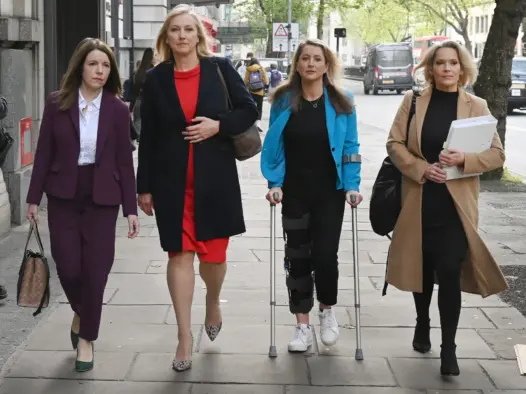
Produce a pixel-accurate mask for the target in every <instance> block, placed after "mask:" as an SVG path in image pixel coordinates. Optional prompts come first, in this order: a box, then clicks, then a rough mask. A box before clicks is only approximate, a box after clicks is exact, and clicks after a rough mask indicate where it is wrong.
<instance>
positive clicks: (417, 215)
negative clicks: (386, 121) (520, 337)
mask: <svg viewBox="0 0 526 394" xmlns="http://www.w3.org/2000/svg"><path fill="white" fill-rule="evenodd" d="M431 93H432V88H426V89H424V90H423V92H422V94H421V95H420V96H419V97H417V99H416V112H415V114H414V116H413V119H412V120H411V124H410V127H409V137H408V147H407V148H406V147H405V145H404V143H405V139H406V130H407V120H408V116H409V111H410V108H411V101H412V97H413V92H412V91H409V92H408V93H406V95H405V97H404V100H403V102H402V104H401V106H400V108H399V109H398V113H397V114H396V117H395V119H394V122H393V125H392V127H391V131H390V133H389V137H388V140H387V153H388V154H389V157H390V158H391V160H392V162H393V163H394V165H395V166H396V167H397V168H398V170H399V171H400V172H401V173H402V209H401V212H400V216H399V218H398V221H397V223H396V226H395V228H394V231H393V236H392V242H391V246H390V250H389V256H388V260H387V263H388V265H387V273H386V281H387V283H389V284H391V285H393V286H394V287H396V288H398V289H400V290H402V291H411V292H418V293H421V292H422V291H423V290H422V190H423V186H422V185H423V184H424V182H426V179H425V178H424V172H425V171H426V169H427V167H428V166H429V165H430V164H432V163H428V162H427V161H426V160H425V158H424V156H423V154H422V151H421V146H420V144H421V135H422V125H423V123H424V118H425V115H426V111H427V108H428V106H429V102H430V99H431ZM489 114H490V112H489V109H488V106H487V103H486V101H485V100H483V99H481V98H479V97H476V96H473V95H471V94H469V93H467V92H466V91H464V90H463V89H460V90H459V97H458V109H457V119H465V118H472V117H476V116H483V115H489ZM504 158H505V157H504V150H503V148H502V144H501V141H500V138H499V136H498V134H497V132H495V136H494V137H493V142H492V145H491V148H490V149H488V150H487V151H484V152H482V153H466V154H465V162H464V173H465V174H473V173H481V172H487V171H490V170H493V169H495V168H499V167H501V166H502V165H503V163H504ZM446 185H447V188H448V190H449V192H450V194H451V196H452V198H453V201H454V202H455V206H456V208H457V211H458V214H459V216H460V219H461V221H462V225H463V227H464V230H465V232H466V237H467V240H468V249H469V251H468V254H467V257H466V260H465V261H464V262H463V266H462V273H461V289H462V291H464V292H467V293H473V294H480V295H481V296H482V297H487V296H490V295H493V294H497V293H499V292H501V291H503V290H506V289H507V288H508V285H507V283H506V280H505V279H504V276H503V275H502V272H501V270H500V268H499V266H498V264H497V262H496V261H495V259H494V258H493V256H492V255H491V253H490V251H489V250H488V248H487V247H486V245H485V243H484V241H483V240H482V238H481V237H480V236H479V234H478V219H479V214H478V196H479V190H480V182H479V177H478V176H472V177H467V178H461V179H455V180H451V181H446Z"/></svg>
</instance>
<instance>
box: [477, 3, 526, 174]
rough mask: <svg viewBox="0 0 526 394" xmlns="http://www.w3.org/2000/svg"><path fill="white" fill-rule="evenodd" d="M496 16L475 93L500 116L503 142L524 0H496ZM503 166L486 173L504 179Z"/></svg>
mask: <svg viewBox="0 0 526 394" xmlns="http://www.w3.org/2000/svg"><path fill="white" fill-rule="evenodd" d="M495 5H496V6H495V10H494V11H493V20H492V22H491V27H490V29H489V33H488V38H487V40H486V45H485V46H484V52H483V54H482V59H481V62H480V67H479V77H478V79H477V82H476V83H475V85H474V90H475V94H476V95H477V96H479V97H482V98H484V99H485V100H486V101H487V102H488V107H489V110H490V112H491V114H492V115H493V116H494V117H495V118H496V119H497V121H498V123H497V131H498V133H499V136H500V139H501V142H502V145H503V146H504V145H505V142H506V115H507V112H508V92H509V89H510V87H511V83H512V80H511V66H512V61H513V57H514V55H515V46H516V44H517V37H518V34H519V27H520V25H521V23H522V21H523V18H524V15H525V11H526V1H524V0H495ZM502 174H503V169H502V168H499V169H497V170H495V171H492V172H490V173H487V174H485V175H484V177H485V178H486V179H501V177H502Z"/></svg>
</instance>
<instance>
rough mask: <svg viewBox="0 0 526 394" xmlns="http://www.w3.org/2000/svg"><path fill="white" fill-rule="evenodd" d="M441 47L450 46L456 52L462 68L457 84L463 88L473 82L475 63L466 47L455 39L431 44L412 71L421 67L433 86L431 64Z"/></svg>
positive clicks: (475, 78) (476, 72)
mask: <svg viewBox="0 0 526 394" xmlns="http://www.w3.org/2000/svg"><path fill="white" fill-rule="evenodd" d="M441 48H451V49H454V50H455V51H456V52H457V56H458V61H459V62H460V69H461V70H462V73H461V74H460V75H459V79H458V86H459V87H462V88H464V87H466V86H467V85H472V84H474V83H475V81H476V80H477V75H478V70H477V65H476V64H475V61H474V60H473V57H472V56H471V55H470V53H469V52H468V51H467V49H466V48H464V46H462V45H461V44H459V43H458V42H456V41H442V42H439V43H436V44H435V45H433V46H432V47H431V48H429V50H428V51H427V52H426V54H425V56H424V58H423V59H422V60H421V61H420V63H418V65H417V66H416V67H415V69H414V72H416V71H417V70H419V69H421V68H423V69H424V77H425V79H426V82H427V84H428V85H430V86H433V85H434V84H435V78H434V75H433V66H434V64H435V57H436V53H437V51H438V50H439V49H441Z"/></svg>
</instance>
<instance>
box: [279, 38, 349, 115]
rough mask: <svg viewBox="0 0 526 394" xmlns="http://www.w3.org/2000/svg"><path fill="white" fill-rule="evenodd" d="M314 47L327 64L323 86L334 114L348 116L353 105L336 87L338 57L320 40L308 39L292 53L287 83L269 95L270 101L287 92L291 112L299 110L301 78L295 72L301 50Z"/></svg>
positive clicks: (338, 68)
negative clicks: (289, 93)
mask: <svg viewBox="0 0 526 394" xmlns="http://www.w3.org/2000/svg"><path fill="white" fill-rule="evenodd" d="M307 45H310V46H315V47H318V48H320V49H321V50H322V52H323V57H324V58H325V63H326V64H327V73H326V74H325V75H324V76H323V84H324V86H325V87H326V88H327V93H328V96H329V100H330V102H331V104H332V105H333V106H334V108H335V110H336V112H338V113H346V114H350V113H352V111H353V107H354V105H353V103H352V102H351V100H350V99H349V97H348V96H347V94H346V93H345V92H344V91H343V90H341V89H340V88H338V87H337V80H338V79H339V77H340V73H341V71H340V70H341V68H340V63H339V60H338V57H337V56H336V54H335V53H334V52H333V51H331V49H330V48H329V47H328V46H327V45H326V44H325V43H324V42H323V41H321V40H318V39H308V40H304V41H302V42H301V43H300V45H299V46H298V49H297V50H296V52H295V53H294V57H293V58H292V64H291V67H290V73H289V77H288V79H287V81H286V82H285V83H284V84H282V85H281V86H279V87H278V88H277V89H276V91H275V92H274V94H272V95H271V98H270V101H271V102H273V101H275V100H279V99H280V98H281V97H283V96H284V95H285V94H286V93H287V92H291V93H292V98H291V101H292V102H291V104H292V110H293V111H294V112H297V111H298V110H299V106H300V102H301V97H302V90H301V76H300V75H299V73H298V72H297V71H296V68H297V66H298V62H299V59H300V56H301V55H302V53H303V49H304V48H305V47H306V46H307Z"/></svg>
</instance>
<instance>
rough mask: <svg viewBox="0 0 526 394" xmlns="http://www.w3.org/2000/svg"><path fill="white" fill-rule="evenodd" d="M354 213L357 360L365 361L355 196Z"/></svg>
mask: <svg viewBox="0 0 526 394" xmlns="http://www.w3.org/2000/svg"><path fill="white" fill-rule="evenodd" d="M350 202H351V212H352V257H353V265H354V313H355V320H356V352H355V355H354V359H355V360H363V350H362V330H361V321H360V268H359V261H358V254H359V253H358V212H357V208H358V204H357V202H358V203H359V202H360V201H359V198H358V197H357V196H356V195H355V194H351V195H350Z"/></svg>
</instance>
